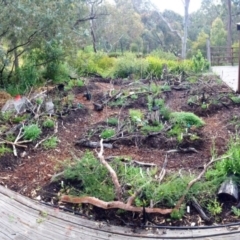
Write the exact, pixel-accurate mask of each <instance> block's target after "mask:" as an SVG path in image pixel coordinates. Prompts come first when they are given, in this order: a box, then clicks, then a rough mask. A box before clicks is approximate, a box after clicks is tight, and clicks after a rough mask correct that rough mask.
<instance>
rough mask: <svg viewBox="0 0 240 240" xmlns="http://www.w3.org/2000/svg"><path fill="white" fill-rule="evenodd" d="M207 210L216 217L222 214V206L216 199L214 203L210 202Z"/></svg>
mask: <svg viewBox="0 0 240 240" xmlns="http://www.w3.org/2000/svg"><path fill="white" fill-rule="evenodd" d="M207 210H208V211H209V212H210V213H211V214H212V215H213V216H216V215H218V214H220V213H221V212H222V206H221V204H220V203H219V202H218V201H217V200H216V199H214V200H213V201H210V203H208V205H207Z"/></svg>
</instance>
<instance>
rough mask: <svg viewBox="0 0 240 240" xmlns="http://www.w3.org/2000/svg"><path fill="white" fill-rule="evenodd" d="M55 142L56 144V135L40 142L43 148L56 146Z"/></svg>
mask: <svg viewBox="0 0 240 240" xmlns="http://www.w3.org/2000/svg"><path fill="white" fill-rule="evenodd" d="M57 144H58V138H57V137H50V138H49V139H47V140H46V141H44V142H43V143H42V145H43V147H44V148H45V149H52V148H56V147H57Z"/></svg>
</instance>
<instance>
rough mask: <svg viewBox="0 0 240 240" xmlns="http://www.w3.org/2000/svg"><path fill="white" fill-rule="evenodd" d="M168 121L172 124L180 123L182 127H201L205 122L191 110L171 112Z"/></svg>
mask: <svg viewBox="0 0 240 240" xmlns="http://www.w3.org/2000/svg"><path fill="white" fill-rule="evenodd" d="M170 121H171V122H172V123H173V124H180V125H181V126H183V127H191V126H195V127H202V126H203V125H204V124H205V123H204V121H203V120H202V119H201V118H199V117H198V116H197V115H195V114H194V113H191V112H172V113H171V114H170Z"/></svg>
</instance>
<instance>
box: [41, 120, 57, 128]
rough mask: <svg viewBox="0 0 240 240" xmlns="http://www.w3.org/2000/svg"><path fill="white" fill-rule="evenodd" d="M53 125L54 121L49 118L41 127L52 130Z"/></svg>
mask: <svg viewBox="0 0 240 240" xmlns="http://www.w3.org/2000/svg"><path fill="white" fill-rule="evenodd" d="M54 125H55V123H54V121H53V120H52V119H51V118H47V119H46V120H44V122H43V127H45V128H53V127H54Z"/></svg>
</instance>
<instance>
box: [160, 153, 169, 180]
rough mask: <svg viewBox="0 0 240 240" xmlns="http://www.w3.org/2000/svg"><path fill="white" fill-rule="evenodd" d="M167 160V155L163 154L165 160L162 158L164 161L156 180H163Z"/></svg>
mask: <svg viewBox="0 0 240 240" xmlns="http://www.w3.org/2000/svg"><path fill="white" fill-rule="evenodd" d="M167 162H168V157H167V155H166V156H165V160H164V163H163V166H162V170H161V172H160V174H159V176H158V182H159V183H161V181H162V180H163V178H164V176H165V174H166V166H167Z"/></svg>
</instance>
